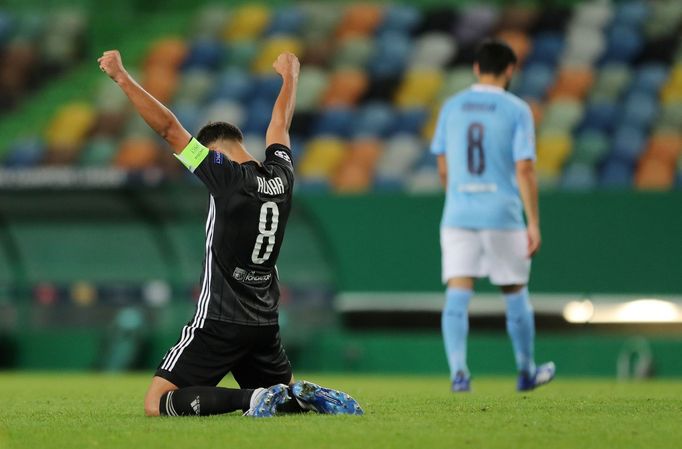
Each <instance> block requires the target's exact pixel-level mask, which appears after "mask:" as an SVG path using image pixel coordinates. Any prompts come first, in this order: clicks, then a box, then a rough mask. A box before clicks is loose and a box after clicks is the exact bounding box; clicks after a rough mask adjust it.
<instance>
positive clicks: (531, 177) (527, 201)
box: [516, 159, 542, 257]
mask: <svg viewBox="0 0 682 449" xmlns="http://www.w3.org/2000/svg"><path fill="white" fill-rule="evenodd" d="M516 181H517V183H518V185H519V193H520V194H521V200H522V201H523V208H524V210H525V212H526V220H527V221H528V257H533V256H534V255H535V253H537V252H538V250H539V249H540V243H541V242H542V238H541V236H540V210H539V207H538V183H537V179H536V176H535V163H534V161H533V160H530V159H529V160H521V161H518V162H516Z"/></svg>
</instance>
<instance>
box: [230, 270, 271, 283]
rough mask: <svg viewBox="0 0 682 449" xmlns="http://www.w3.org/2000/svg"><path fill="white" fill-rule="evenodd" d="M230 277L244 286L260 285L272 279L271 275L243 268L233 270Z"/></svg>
mask: <svg viewBox="0 0 682 449" xmlns="http://www.w3.org/2000/svg"><path fill="white" fill-rule="evenodd" d="M232 277H233V278H235V279H236V280H238V281H239V282H242V283H244V284H262V283H264V282H268V281H269V280H270V279H271V278H272V273H268V272H257V271H253V270H251V271H249V270H245V269H243V268H239V267H237V268H235V269H234V272H233V273H232Z"/></svg>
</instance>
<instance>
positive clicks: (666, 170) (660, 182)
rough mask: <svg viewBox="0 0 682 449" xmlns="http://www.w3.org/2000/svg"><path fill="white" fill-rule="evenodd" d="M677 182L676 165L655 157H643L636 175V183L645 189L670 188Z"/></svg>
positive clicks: (639, 187) (638, 186)
mask: <svg viewBox="0 0 682 449" xmlns="http://www.w3.org/2000/svg"><path fill="white" fill-rule="evenodd" d="M674 183H675V166H674V165H671V164H668V163H666V162H664V161H662V160H660V159H657V158H654V157H645V158H643V159H642V160H641V161H640V163H639V166H638V167H637V172H636V175H635V185H636V186H637V188H638V189H643V190H670V189H672V187H673V185H674Z"/></svg>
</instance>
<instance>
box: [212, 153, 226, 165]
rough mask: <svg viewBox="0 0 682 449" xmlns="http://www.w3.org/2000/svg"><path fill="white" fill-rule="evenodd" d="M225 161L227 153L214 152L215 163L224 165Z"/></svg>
mask: <svg viewBox="0 0 682 449" xmlns="http://www.w3.org/2000/svg"><path fill="white" fill-rule="evenodd" d="M224 161H225V155H224V154H223V153H220V152H218V151H214V152H213V163H214V164H218V165H223V162H224Z"/></svg>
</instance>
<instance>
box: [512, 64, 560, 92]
mask: <svg viewBox="0 0 682 449" xmlns="http://www.w3.org/2000/svg"><path fill="white" fill-rule="evenodd" d="M517 78H518V79H519V82H518V83H519V84H518V87H516V89H515V90H516V93H517V94H518V95H520V96H521V97H523V98H526V97H530V98H534V99H538V100H540V99H544V98H545V94H546V93H547V91H548V89H549V87H550V85H551V84H552V82H553V81H554V69H553V67H552V66H551V65H548V64H546V63H540V62H535V63H531V64H528V65H527V66H526V67H525V69H524V71H523V73H522V74H520V75H519V76H518V77H517Z"/></svg>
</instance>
